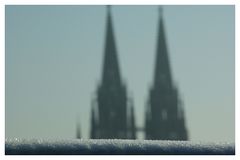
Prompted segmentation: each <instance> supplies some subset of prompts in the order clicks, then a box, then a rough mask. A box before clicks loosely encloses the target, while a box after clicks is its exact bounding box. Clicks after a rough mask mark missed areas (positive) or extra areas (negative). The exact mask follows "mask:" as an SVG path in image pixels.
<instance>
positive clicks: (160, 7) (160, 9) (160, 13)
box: [158, 6, 163, 16]
mask: <svg viewBox="0 0 240 160" xmlns="http://www.w3.org/2000/svg"><path fill="white" fill-rule="evenodd" d="M158 11H159V15H160V16H162V14H163V7H162V6H159V8H158Z"/></svg>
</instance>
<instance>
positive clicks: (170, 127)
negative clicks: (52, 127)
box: [77, 7, 188, 140]
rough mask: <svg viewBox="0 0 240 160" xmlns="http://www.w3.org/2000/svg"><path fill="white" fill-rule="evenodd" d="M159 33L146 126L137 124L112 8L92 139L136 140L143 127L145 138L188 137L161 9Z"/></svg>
mask: <svg viewBox="0 0 240 160" xmlns="http://www.w3.org/2000/svg"><path fill="white" fill-rule="evenodd" d="M157 35H158V36H157V44H156V57H155V70H154V79H153V84H152V87H151V88H150V90H149V97H148V101H147V105H146V113H145V126H143V127H136V124H135V117H134V106H133V100H132V99H131V98H129V97H128V95H127V88H126V85H125V84H124V83H123V82H122V80H121V73H120V66H119V63H118V54H117V46H116V42H115V39H114V28H113V22H112V17H111V11H110V7H108V9H107V24H106V37H105V48H104V62H103V71H102V80H101V83H100V85H99V86H98V88H97V90H96V95H97V96H96V99H93V100H92V105H91V124H90V125H91V126H90V127H91V130H90V138H91V139H136V138H137V137H136V133H137V132H138V131H139V130H141V131H144V134H145V137H144V139H153V140H154V139H155V140H188V134H187V128H186V126H185V119H184V118H185V116H184V110H183V106H182V103H181V99H180V95H179V94H178V90H177V88H176V86H174V83H173V80H172V75H171V68H170V61H169V58H168V49H167V42H166V37H165V29H164V20H163V16H162V9H161V8H160V9H159V22H158V33H157ZM79 134H80V133H79V131H77V135H79ZM77 137H78V138H79V136H77Z"/></svg>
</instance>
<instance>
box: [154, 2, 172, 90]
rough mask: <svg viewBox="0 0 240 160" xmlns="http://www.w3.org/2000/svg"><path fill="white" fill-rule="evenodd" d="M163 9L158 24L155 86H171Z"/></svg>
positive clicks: (160, 8) (160, 9) (160, 11)
mask: <svg viewBox="0 0 240 160" xmlns="http://www.w3.org/2000/svg"><path fill="white" fill-rule="evenodd" d="M162 15H163V9H162V7H159V24H158V27H159V28H158V37H157V51H156V63H155V73H154V76H155V77H154V85H156V86H158V85H161V84H163V85H166V86H171V84H172V78H171V69H170V64H169V59H168V50H167V44H166V37H165V29H164V21H163V17H162Z"/></svg>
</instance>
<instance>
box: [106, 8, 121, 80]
mask: <svg viewBox="0 0 240 160" xmlns="http://www.w3.org/2000/svg"><path fill="white" fill-rule="evenodd" d="M106 25H107V27H106V28H107V29H106V40H105V51H104V62H103V76H102V82H103V83H105V84H107V85H111V84H113V83H114V84H120V71H119V65H118V58H117V49H116V44H115V39H114V31H113V24H112V18H111V8H110V6H107V24H106Z"/></svg>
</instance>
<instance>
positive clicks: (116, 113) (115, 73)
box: [90, 7, 136, 139]
mask: <svg viewBox="0 0 240 160" xmlns="http://www.w3.org/2000/svg"><path fill="white" fill-rule="evenodd" d="M106 27H107V28H106V41H105V52H104V63H103V74H102V81H101V84H100V86H99V87H98V89H97V93H96V95H97V98H96V99H93V101H92V111H91V131H90V132H91V133H90V137H91V138H93V139H95V138H100V139H109V138H110V139H111V138H118V139H135V137H136V136H135V124H134V123H135V122H134V110H133V103H132V100H131V99H129V98H128V97H127V89H126V86H125V85H124V84H123V82H122V81H121V75H120V69H119V64H118V58H117V48H116V44H115V39H114V32H113V24H112V20H111V13H110V8H109V7H108V13H107V25H106Z"/></svg>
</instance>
